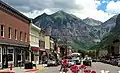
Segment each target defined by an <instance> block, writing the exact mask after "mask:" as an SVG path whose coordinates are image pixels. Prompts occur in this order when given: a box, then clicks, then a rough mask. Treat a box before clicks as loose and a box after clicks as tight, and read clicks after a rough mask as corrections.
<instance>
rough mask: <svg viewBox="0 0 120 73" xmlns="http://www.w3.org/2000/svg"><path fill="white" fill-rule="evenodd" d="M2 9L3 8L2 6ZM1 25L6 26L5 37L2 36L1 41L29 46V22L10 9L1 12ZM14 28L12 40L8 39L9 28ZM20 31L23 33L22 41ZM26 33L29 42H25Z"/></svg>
mask: <svg viewBox="0 0 120 73" xmlns="http://www.w3.org/2000/svg"><path fill="white" fill-rule="evenodd" d="M0 8H3V7H1V6H0ZM0 25H4V37H2V36H0V40H1V41H2V40H3V41H7V42H10V43H16V44H17V43H19V44H25V45H29V29H30V27H29V22H28V21H27V20H25V19H24V18H22V17H20V16H19V15H17V14H15V13H12V12H11V11H9V9H5V8H3V9H1V10H0ZM9 27H11V28H12V31H11V32H12V34H11V39H9V38H8V34H9V32H8V28H9ZM15 29H16V30H17V40H15ZM20 31H22V41H20ZM25 33H26V35H27V42H25Z"/></svg>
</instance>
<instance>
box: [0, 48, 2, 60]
mask: <svg viewBox="0 0 120 73" xmlns="http://www.w3.org/2000/svg"><path fill="white" fill-rule="evenodd" d="M1 50H2V49H1V48H0V62H1V55H2V53H1Z"/></svg>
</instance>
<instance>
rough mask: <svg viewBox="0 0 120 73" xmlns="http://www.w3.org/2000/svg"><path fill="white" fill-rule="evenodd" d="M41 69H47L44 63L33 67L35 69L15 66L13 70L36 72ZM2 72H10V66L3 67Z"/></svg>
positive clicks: (21, 72)
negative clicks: (43, 65)
mask: <svg viewBox="0 0 120 73" xmlns="http://www.w3.org/2000/svg"><path fill="white" fill-rule="evenodd" d="M39 70H41V71H42V70H45V68H44V67H42V65H37V68H36V69H35V68H33V69H24V67H21V68H20V67H14V68H13V70H12V72H15V73H36V72H37V71H39ZM0 72H10V68H7V69H2V70H0Z"/></svg>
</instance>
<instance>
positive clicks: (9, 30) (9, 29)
mask: <svg viewBox="0 0 120 73" xmlns="http://www.w3.org/2000/svg"><path fill="white" fill-rule="evenodd" d="M11 30H12V29H11V27H9V28H8V32H9V34H8V36H9V39H11Z"/></svg>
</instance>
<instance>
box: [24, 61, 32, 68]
mask: <svg viewBox="0 0 120 73" xmlns="http://www.w3.org/2000/svg"><path fill="white" fill-rule="evenodd" d="M25 69H33V64H32V63H31V62H28V63H25Z"/></svg>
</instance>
